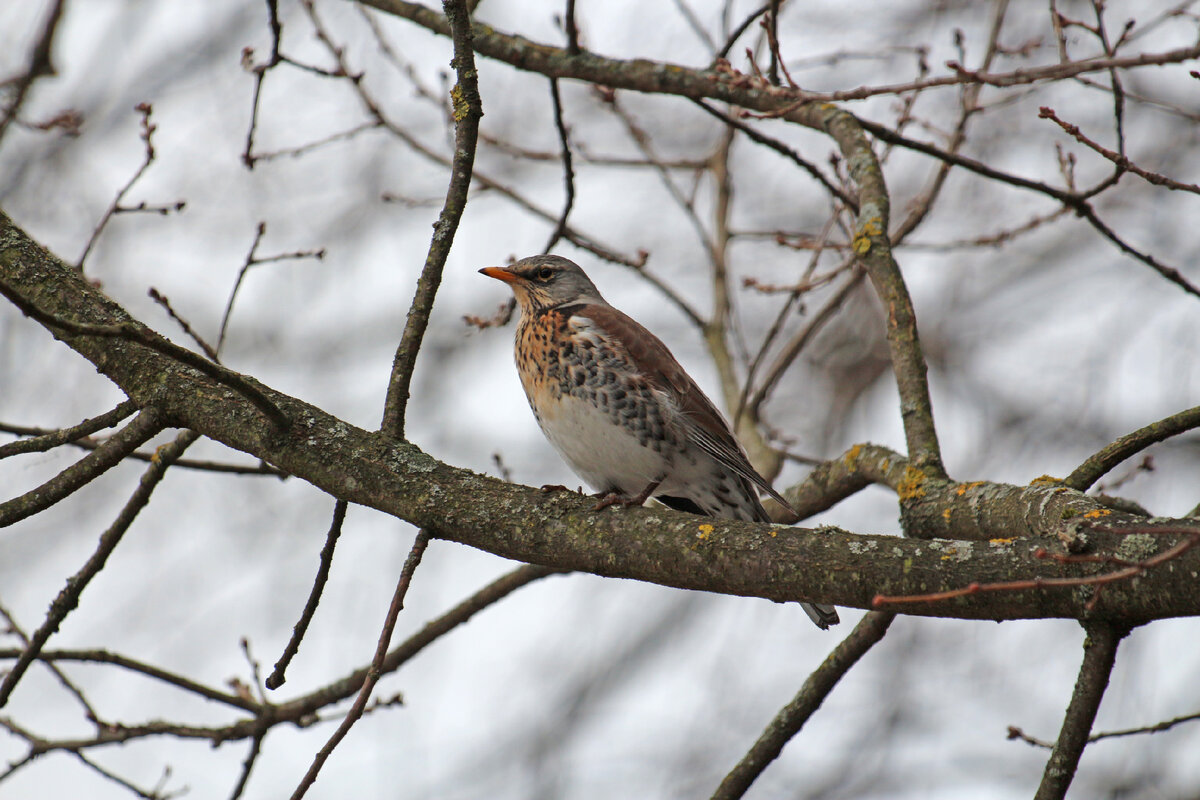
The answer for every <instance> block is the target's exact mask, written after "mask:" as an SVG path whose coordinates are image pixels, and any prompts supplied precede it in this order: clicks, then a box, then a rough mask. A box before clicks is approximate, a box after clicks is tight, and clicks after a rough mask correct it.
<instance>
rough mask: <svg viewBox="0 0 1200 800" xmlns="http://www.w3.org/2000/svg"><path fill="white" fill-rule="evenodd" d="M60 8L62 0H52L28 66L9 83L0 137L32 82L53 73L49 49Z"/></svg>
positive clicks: (27, 92) (60, 15)
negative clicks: (7, 101)
mask: <svg viewBox="0 0 1200 800" xmlns="http://www.w3.org/2000/svg"><path fill="white" fill-rule="evenodd" d="M62 10H63V0H54V5H52V6H50V13H49V14H47V15H46V21H45V23H43V25H42V32H41V34H39V36H38V39H37V42H35V43H34V45H33V52H32V53H30V54H29V66H28V67H26V69H25V72H23V73H22V74H21V75H20V77H18V78H16V79H15V80H13V81H12V83H11V84H9V85H11V86H13V87H14V88H13V90H12V101H11V102H10V103H9V104H8V107H7V108H5V109H4V115H3V116H0V139H3V138H4V134H5V133H7V132H8V126H9V125H11V124H12V123H13V122H15V121H16V119H17V114H18V113H19V112H20V110H21V106H22V105H23V104H24V102H25V98H26V97H27V96H28V94H29V89H30V87H32V86H33V82H34V81H36V80H37V79H38V78H42V77H45V76H47V75H54V74H55V71H54V64H53V63H52V62H51V60H50V56H51V52H50V51H51V49H52V47H53V45H54V34H55V32H56V31H57V30H58V22H59V20H60V19H62Z"/></svg>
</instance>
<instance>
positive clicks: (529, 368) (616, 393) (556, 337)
mask: <svg viewBox="0 0 1200 800" xmlns="http://www.w3.org/2000/svg"><path fill="white" fill-rule="evenodd" d="M516 360H517V371H518V372H519V373H520V376H521V383H522V385H523V386H524V387H525V394H526V396H527V397H528V398H529V404H530V406H531V407H532V408H533V412H534V414H535V415H536V416H537V418H538V422H539V423H540V424H541V426H542V428H543V430H546V431H547V433H548V434H549V433H550V430H549V429H550V428H552V427H553V426H554V423H555V419H556V418H557V417H559V416H560V415H561V414H560V412H561V410H562V409H561V406H562V405H563V404H564V403H566V404H568V405H571V406H574V404H575V402H578V401H583V402H585V403H587V404H589V405H590V406H592V407H593V408H594V409H595V410H596V412H598V413H599V414H600V415H602V416H604V417H605V418H606V419H607V420H608V422H610V423H611V424H612V425H616V426H620V427H621V428H623V429H624V432H625V433H627V434H630V435H632V436H634V437H636V438H637V441H638V444H640V445H641V446H643V447H649V448H651V449H653V450H654V451H656V452H660V451H661V450H662V448H663V447H664V445H667V444H670V443H673V442H674V440H675V438H676V434H675V432H674V431H673V430H672V428H671V426H670V425H668V424H667V423H666V420H665V419H664V412H665V409H664V407H663V402H664V400H663V398H661V397H659V396H656V393H655V392H654V390H653V389H652V388H651V386H650V385H649V382H648V381H647V380H646V379H645V377H644V376H642V375H641V374H639V373H638V372H637V371H636V369H635V368H634V366H633V365H632V364H631V363H630V361H629V359H628V357H627V356H626V354H625V353H624V352H623V351H622V350H621V349H620V348H618V347H614V346H612V345H611V343H610V342H609V341H607V339H606V337H605V335H604V332H603V331H601V330H600V329H599V328H598V327H596V326H595V325H594V324H593V323H592V322H591V320H589V319H588V318H587V317H583V316H571V314H570V313H569V312H564V311H561V310H556V309H551V310H547V311H544V312H542V313H541V314H538V315H536V316H533V315H529V316H525V315H523V316H522V317H521V322H520V324H519V326H518V327H517V335H516ZM573 401H574V402H573Z"/></svg>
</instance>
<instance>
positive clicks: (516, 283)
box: [479, 256, 604, 314]
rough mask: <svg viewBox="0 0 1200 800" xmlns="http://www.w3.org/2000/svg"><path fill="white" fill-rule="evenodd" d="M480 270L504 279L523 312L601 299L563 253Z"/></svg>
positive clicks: (597, 292)
mask: <svg viewBox="0 0 1200 800" xmlns="http://www.w3.org/2000/svg"><path fill="white" fill-rule="evenodd" d="M479 272H480V273H482V274H483V275H487V276H488V277H489V278H495V279H496V280H498V281H504V282H505V283H507V284H508V285H509V287H510V288H511V289H512V290H513V294H514V295H516V298H517V302H518V303H520V304H521V313H523V314H529V313H534V312H537V311H543V310H545V309H548V308H556V307H558V306H567V305H573V304H575V303H603V302H604V298H602V297H601V296H600V292H599V291H598V290H597V289H596V286H595V284H593V283H592V281H591V280H590V279H589V278H588V276H587V275H585V274H584V272H583V270H582V269H580V268H579V265H578V264H576V263H575V262H574V261H570V260H568V259H565V258H563V257H562V256H530V257H529V258H522V259H521V260H520V261H518V262H517V263H515V264H513V265H512V266H511V267H484V268H483V269H481V270H479Z"/></svg>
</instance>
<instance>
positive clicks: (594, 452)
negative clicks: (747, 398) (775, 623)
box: [479, 255, 839, 629]
mask: <svg viewBox="0 0 1200 800" xmlns="http://www.w3.org/2000/svg"><path fill="white" fill-rule="evenodd" d="M479 272H480V273H481V274H483V275H486V276H488V277H489V278H495V279H496V280H499V281H503V282H504V283H507V284H508V286H509V288H510V289H511V290H512V292H513V294H514V296H515V297H516V300H517V304H518V305H519V306H520V311H521V316H520V321H519V322H518V324H517V330H516V336H515V347H514V350H515V356H516V363H517V372H518V374H519V375H520V379H521V385H522V386H523V387H524V389H525V395H526V397H527V398H528V400H529V405H530V408H532V410H533V414H534V417H536V418H537V422H538V425H539V426H540V427H541V429H542V432H543V433H544V434H545V436H546V438H547V439H548V440H549V441H550V444H551V445H553V447H554V449H555V450H557V451H558V453H559V454H560V455H561V456H562V458H563V460H565V461H566V462H567V464H568V465H569V466H570V467H571V469H572V470H574V472H575V473H576V474H577V475H578V476H579V477H580V478H582V479H583V480H584V481H585V482H587V484H588V485H590V486H591V487H592V489H594V490H595V491H596V492H597V493H598V495H597V496H598V497H600V498H601V499H600V502H598V503H597V504H596V506H595V507H594V510H599V509H601V508H604V507H606V506H609V505H642V504H644V503H645V502H646V501H647V500H648V499H649V498H651V497H652V498H653V499H655V500H657V501H658V502H660V503H662V504H663V505H665V506H668V507H669V508H673V509H675V510H677V511H685V512H690V513H692V514H700V515H703V516H707V517H715V518H719V519H737V520H748V521H754V522H770V521H771V519H770V517H769V516H768V515H767V512H766V510H765V509H764V508H763V504H762V502H761V501H760V500H759V497H758V491H757V490H758V489H761V490H763V491H764V492H766V493H767V494H768V495H770V496H771V497H773V498H775V499H776V500H777V501H779V502H780V503H781V504H783V505H784V507H787V508H790V506H788V504H787V501H786V500H784V499H783V497H782V496H780V494H779V493H778V492H776V491H775V490H774V489H773V488H772V487H771V485H770V483H768V482H767V480H766V479H765V478H763V477H762V476H761V475H760V474H759V473H758V472H757V471H756V470H755V469H754V467H753V466H751V464H750V460H749V459H748V458H747V457H746V453H745V451H744V450H743V449H742V447H741V445H739V444H738V441H737V439H736V438H735V437H734V435H733V433H732V431H731V430H730V428H729V425H728V423H726V422H725V419H724V418H723V417H722V416H721V413H720V412H719V411H718V410H717V408H716V406H714V405H713V403H712V401H711V400H709V399H708V397H706V396H705V394H704V392H703V391H701V389H700V387H699V386H698V385H697V384H696V382H695V381H694V380H692V378H691V376H689V375H688V374H687V372H686V371H685V370H684V369H683V367H682V366H680V365H679V362H678V361H676V360H675V357H674V356H673V355H671V351H670V350H669V349H667V346H666V345H665V344H663V342H662V341H661V340H660V339H659V338H658V337H657V336H655V335H654V334H653V333H651V332H650V331H648V330H646V329H645V328H644V327H642V326H641V325H640V324H638V323H637V322H636V321H634V320H633V319H632V318H630V317H629V316H627V315H626V314H624V313H622V312H621V311H618V310H617V309H616V308H614V307H613V306H611V305H609V304H608V302H607V301H605V299H604V298H603V297H601V295H600V292H599V290H597V289H596V286H595V284H593V283H592V281H591V279H589V278H588V276H587V275H586V274H585V273H584V271H583V270H582V269H581V268H580V267H579V265H578V264H576V263H575V262H573V261H571V260H569V259H566V258H563V257H562V256H556V255H537V256H530V257H529V258H523V259H521V260H520V261H517V262H515V263H514V264H512V265H511V266H508V267H484V268H483V269H481V270H479ZM801 605H802V607H803V608H804V610H805V612H806V613H807V614H808V616H809V618H811V619H812V621H813V622H814V623H816V625H817V627H819V628H822V629H825V628H828V627H829V626H830V625H834V624H836V623H837V622H838V621H839V620H838V614H837V610H836V609H835V608H834V607H833V606H828V605H820V604H815V603H802V604H801Z"/></svg>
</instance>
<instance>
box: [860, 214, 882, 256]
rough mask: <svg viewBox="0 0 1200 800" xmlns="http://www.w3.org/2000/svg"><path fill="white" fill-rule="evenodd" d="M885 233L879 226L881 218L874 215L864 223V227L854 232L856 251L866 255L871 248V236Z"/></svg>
mask: <svg viewBox="0 0 1200 800" xmlns="http://www.w3.org/2000/svg"><path fill="white" fill-rule="evenodd" d="M882 233H883V229H882V228H880V227H879V218H878V217H872V218H871V219H869V220H867V221H866V222H864V223H863V225H862V228H861V229H859V230H858V232H857V233H855V234H854V241H853V242H852V244H853V245H854V252H856V253H858V254H859V255H860V256H865V255H866V254H867V253H868V252H869V251H870V249H871V237H872V236H879V235H880V234H882Z"/></svg>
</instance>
